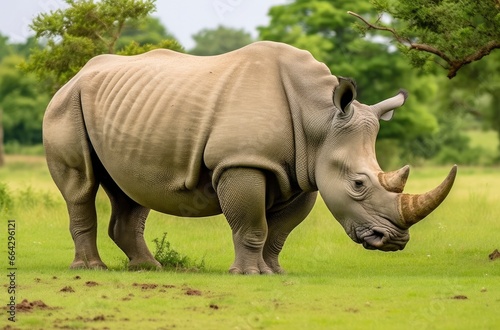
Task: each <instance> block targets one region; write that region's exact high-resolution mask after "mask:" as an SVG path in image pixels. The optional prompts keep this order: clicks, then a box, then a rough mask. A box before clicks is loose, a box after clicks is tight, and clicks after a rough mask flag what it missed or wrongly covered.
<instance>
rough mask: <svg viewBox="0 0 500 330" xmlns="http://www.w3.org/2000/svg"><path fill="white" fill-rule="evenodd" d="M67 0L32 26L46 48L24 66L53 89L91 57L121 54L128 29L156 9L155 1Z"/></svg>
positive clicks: (72, 74)
mask: <svg viewBox="0 0 500 330" xmlns="http://www.w3.org/2000/svg"><path fill="white" fill-rule="evenodd" d="M65 1H66V3H67V4H68V5H69V7H68V8H66V9H58V10H56V11H51V12H50V13H44V14H40V15H39V16H37V17H35V19H34V20H33V23H32V24H31V28H32V29H33V30H34V31H35V36H36V38H37V39H38V40H39V41H42V42H44V43H45V45H44V46H45V47H43V48H39V49H37V48H35V49H34V50H33V51H32V53H31V55H30V57H29V59H28V61H27V62H26V63H25V64H24V65H23V69H24V70H25V71H28V72H34V73H35V74H36V75H37V76H38V77H39V78H40V79H43V80H45V81H46V82H47V84H48V86H49V88H50V90H51V91H52V92H54V91H55V90H57V89H58V88H59V87H60V86H62V85H63V84H64V83H65V82H67V81H68V80H69V79H70V78H72V77H73V76H74V75H75V74H76V73H77V72H78V71H79V70H80V68H81V67H82V66H83V65H84V64H85V63H86V62H87V61H88V60H89V59H90V58H92V57H94V56H96V55H99V54H105V53H108V54H114V53H119V52H120V49H119V48H118V46H122V45H121V43H120V38H121V37H122V35H123V34H124V31H125V30H126V29H127V28H128V27H130V26H133V27H136V26H137V25H138V24H139V23H140V22H143V21H144V20H147V19H148V15H149V14H150V13H151V12H152V11H154V10H155V0H101V1H98V2H97V1H94V0H65ZM149 22H150V23H151V22H153V23H154V21H153V20H150V21H149ZM129 31H130V30H129ZM166 45H168V46H169V47H170V48H172V49H176V50H179V49H181V46H180V45H179V44H178V43H177V42H174V41H171V42H168V43H162V45H161V46H166ZM139 46H140V45H139V44H135V45H131V48H134V49H135V51H137V48H138V47H139ZM124 48H126V47H124ZM151 48H153V47H151V46H148V47H147V49H151Z"/></svg>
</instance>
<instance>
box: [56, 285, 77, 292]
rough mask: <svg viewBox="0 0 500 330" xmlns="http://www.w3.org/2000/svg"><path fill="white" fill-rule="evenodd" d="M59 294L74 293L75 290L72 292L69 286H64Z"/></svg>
mask: <svg viewBox="0 0 500 330" xmlns="http://www.w3.org/2000/svg"><path fill="white" fill-rule="evenodd" d="M59 291H61V292H75V290H73V288H72V287H70V286H69V285H68V286H65V287H64V288H62V289H61V290H59Z"/></svg>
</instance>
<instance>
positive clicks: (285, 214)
mask: <svg viewBox="0 0 500 330" xmlns="http://www.w3.org/2000/svg"><path fill="white" fill-rule="evenodd" d="M316 196H317V192H311V193H301V194H300V195H298V196H297V197H295V198H294V199H292V200H291V201H290V202H289V203H288V204H287V205H285V206H282V207H280V209H279V210H277V211H274V212H273V210H272V209H271V211H269V212H268V214H267V224H268V228H269V229H268V235H267V240H266V244H265V246H264V252H263V257H264V261H265V262H266V264H267V265H268V266H269V267H270V268H271V269H272V271H273V272H274V273H277V274H282V273H284V272H285V271H284V269H283V268H281V266H280V264H279V261H278V257H279V254H280V252H281V249H282V248H283V245H284V244H285V240H286V239H287V237H288V235H289V234H290V232H291V231H292V230H293V229H294V228H295V227H297V226H298V225H299V224H300V223H301V222H302V221H303V220H304V219H305V218H306V217H307V215H308V214H309V212H310V211H311V209H312V208H313V206H314V203H315V201H316Z"/></svg>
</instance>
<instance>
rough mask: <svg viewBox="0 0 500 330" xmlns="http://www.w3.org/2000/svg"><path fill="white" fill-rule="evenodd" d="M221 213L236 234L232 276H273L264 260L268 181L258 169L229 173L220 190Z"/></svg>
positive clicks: (221, 179)
mask: <svg viewBox="0 0 500 330" xmlns="http://www.w3.org/2000/svg"><path fill="white" fill-rule="evenodd" d="M217 195H218V197H219V201H220V205H221V208H222V212H223V213H224V215H225V216H226V219H227V221H228V223H229V226H230V227H231V230H232V232H233V243H234V252H235V260H234V263H233V264H232V266H231V268H230V269H229V272H230V273H233V274H272V270H271V269H270V268H269V267H268V266H267V265H266V263H265V262H264V259H263V257H262V251H263V247H264V243H265V241H266V238H267V221H266V214H265V196H266V178H265V175H264V174H263V173H262V172H261V171H259V170H256V169H251V168H231V169H228V170H226V171H225V172H224V173H223V174H222V175H221V178H220V181H219V184H218V186H217Z"/></svg>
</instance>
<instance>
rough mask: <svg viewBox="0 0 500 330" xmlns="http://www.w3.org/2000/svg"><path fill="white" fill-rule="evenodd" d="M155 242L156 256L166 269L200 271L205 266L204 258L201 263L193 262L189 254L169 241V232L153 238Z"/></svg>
mask: <svg viewBox="0 0 500 330" xmlns="http://www.w3.org/2000/svg"><path fill="white" fill-rule="evenodd" d="M153 243H154V244H155V253H154V257H155V259H156V260H158V262H159V263H160V264H161V265H162V266H163V268H165V269H175V270H184V271H198V270H202V269H204V267H205V262H204V260H202V261H201V262H200V263H199V264H195V263H193V262H192V261H191V260H190V259H189V258H188V257H187V256H185V255H182V254H180V253H179V252H177V251H176V250H174V249H173V248H171V244H170V242H169V241H167V233H166V232H165V233H163V236H162V237H161V238H155V239H154V240H153Z"/></svg>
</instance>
